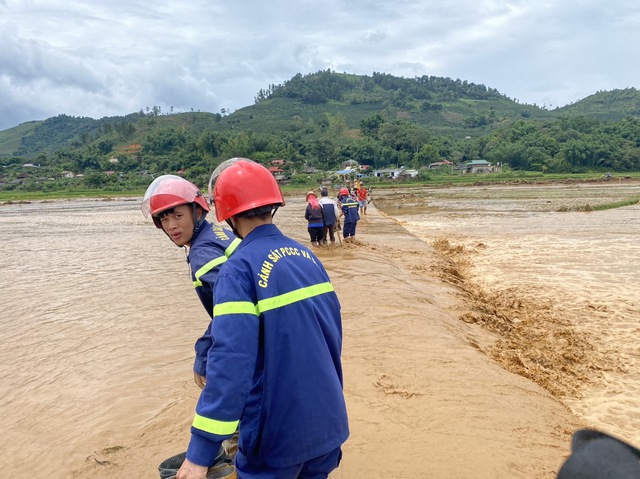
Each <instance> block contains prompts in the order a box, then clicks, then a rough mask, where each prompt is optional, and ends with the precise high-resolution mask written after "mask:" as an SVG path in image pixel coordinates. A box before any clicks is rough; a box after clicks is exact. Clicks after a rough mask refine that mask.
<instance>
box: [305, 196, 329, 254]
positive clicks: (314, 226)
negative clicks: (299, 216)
mask: <svg viewBox="0 0 640 479" xmlns="http://www.w3.org/2000/svg"><path fill="white" fill-rule="evenodd" d="M304 218H305V219H306V220H307V222H308V225H307V231H308V232H309V237H310V238H311V245H312V246H319V245H320V243H322V240H323V238H324V210H323V208H322V206H321V205H320V203H319V202H318V196H317V195H316V194H315V192H313V191H310V192H309V193H307V208H306V209H305V211H304Z"/></svg>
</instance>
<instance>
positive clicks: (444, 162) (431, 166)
mask: <svg viewBox="0 0 640 479" xmlns="http://www.w3.org/2000/svg"><path fill="white" fill-rule="evenodd" d="M451 165H453V163H452V162H451V161H449V160H442V161H436V162H434V163H429V169H430V170H434V169H437V168H441V167H443V166H451Z"/></svg>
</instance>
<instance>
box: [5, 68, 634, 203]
mask: <svg viewBox="0 0 640 479" xmlns="http://www.w3.org/2000/svg"><path fill="white" fill-rule="evenodd" d="M639 112H640V94H639V92H638V91H637V90H635V89H633V88H632V89H627V90H615V91H612V92H598V93H596V94H594V95H592V96H590V97H588V98H586V99H584V100H582V101H580V102H577V103H575V104H573V105H569V106H567V107H564V108H559V109H555V110H551V111H549V110H547V109H544V108H540V107H538V106H535V105H523V104H520V103H518V102H517V101H514V100H511V99H509V98H507V97H506V96H504V95H502V94H500V93H499V92H498V91H496V90H495V89H491V88H487V87H485V86H484V85H477V84H473V83H468V82H466V81H461V80H452V79H449V78H441V77H427V76H424V77H419V78H412V79H407V78H399V77H394V76H392V75H388V74H384V73H374V74H373V75H372V76H361V75H350V74H339V73H335V72H331V71H320V72H317V73H314V74H310V75H304V76H303V75H300V74H299V75H296V76H295V77H293V78H292V79H291V80H288V81H286V82H285V83H284V84H282V85H269V86H268V87H267V88H266V89H264V90H261V91H259V92H258V93H257V95H256V98H255V104H254V105H251V106H248V107H246V108H242V109H240V110H237V111H235V112H232V113H229V112H226V111H222V112H221V113H202V112H188V113H177V114H174V113H170V114H166V113H163V112H162V111H161V109H160V108H159V107H155V106H154V107H153V108H148V107H147V108H146V109H141V110H140V111H139V112H137V113H131V114H129V115H126V116H124V117H106V118H102V119H99V120H95V119H91V118H77V117H70V116H66V115H59V116H56V117H53V118H49V119H47V120H44V121H41V122H30V123H26V124H23V125H20V126H18V127H16V128H12V129H10V130H5V131H3V132H0V156H1V157H3V158H2V159H0V162H1V163H2V164H3V167H4V168H3V171H2V175H1V177H0V188H1V189H3V190H7V189H9V190H12V189H24V190H30V191H47V190H52V189H69V188H79V187H82V188H109V189H112V190H115V191H118V190H130V189H135V188H142V187H144V186H146V185H147V184H148V183H149V181H150V177H151V176H155V175H158V174H163V173H178V172H179V173H180V174H184V175H185V176H186V177H187V178H189V179H191V180H192V181H195V182H197V183H198V184H201V185H202V184H206V182H207V180H208V174H209V173H210V171H211V170H212V169H213V168H214V167H215V166H216V165H217V164H218V163H220V162H221V161H222V160H224V159H227V158H231V157H234V156H245V157H249V158H252V159H254V160H257V161H261V162H263V163H264V164H265V165H270V162H271V161H272V160H274V159H284V160H286V162H285V165H286V166H285V168H284V169H285V171H284V172H283V175H284V176H286V177H289V178H290V180H291V181H293V182H296V181H300V182H305V181H308V180H309V176H310V174H307V173H308V172H309V171H314V169H317V170H319V171H320V172H319V173H318V174H317V175H318V176H319V177H320V176H323V175H324V176H326V175H327V174H328V173H325V172H331V171H335V170H336V169H341V168H342V166H343V165H344V164H345V162H346V161H348V160H353V161H354V162H356V163H357V164H359V165H370V167H371V168H370V169H379V168H385V167H400V166H403V167H405V168H406V169H416V170H420V171H422V172H423V173H422V178H423V179H428V178H429V175H431V174H433V173H432V171H431V170H429V169H428V166H429V165H430V164H433V163H437V162H440V161H442V160H447V161H450V162H453V163H454V165H460V164H465V163H467V162H470V161H472V160H485V161H488V162H491V163H493V164H496V163H500V164H501V165H503V166H504V167H505V168H507V169H512V170H535V171H541V172H548V173H551V172H575V173H578V172H585V171H609V170H611V171H617V172H628V171H639V170H640V120H639V119H638V115H639ZM25 164H27V165H29V166H24V165H25ZM303 171H305V172H306V173H305V174H301V173H302V172H303ZM78 175H81V176H80V177H78Z"/></svg>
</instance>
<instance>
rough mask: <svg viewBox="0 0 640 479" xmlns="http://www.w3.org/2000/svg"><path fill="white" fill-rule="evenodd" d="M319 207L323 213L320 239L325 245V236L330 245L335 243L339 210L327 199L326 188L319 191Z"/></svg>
mask: <svg viewBox="0 0 640 479" xmlns="http://www.w3.org/2000/svg"><path fill="white" fill-rule="evenodd" d="M320 195H322V198H320V201H319V203H320V206H322V209H323V211H324V236H323V238H322V242H323V243H324V244H326V243H327V236H329V238H330V239H331V242H332V243H335V242H336V235H335V234H336V220H337V219H338V218H339V217H340V208H338V205H337V204H336V202H335V201H334V200H333V199H331V198H329V196H328V195H329V192H328V191H327V189H326V188H322V190H321V191H320Z"/></svg>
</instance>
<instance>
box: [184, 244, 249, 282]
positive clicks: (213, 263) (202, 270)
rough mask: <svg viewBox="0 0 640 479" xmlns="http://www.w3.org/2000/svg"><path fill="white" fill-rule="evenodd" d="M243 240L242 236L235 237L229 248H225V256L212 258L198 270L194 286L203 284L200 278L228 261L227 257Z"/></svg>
mask: <svg viewBox="0 0 640 479" xmlns="http://www.w3.org/2000/svg"><path fill="white" fill-rule="evenodd" d="M241 241H242V240H241V239H240V238H236V239H234V240H233V241H232V242H231V244H230V245H229V246H228V247H227V249H226V250H224V256H218V257H217V258H216V259H212V260H211V261H209V262H208V263H207V264H205V265H204V266H203V267H202V268H200V269H199V270H198V271H196V274H195V275H194V276H195V277H196V280H195V281H194V282H193V286H194V287H196V288H197V287H198V286H202V281H200V278H202V276H204V275H205V274H207V273H208V272H209V271H211V270H212V269H213V268H215V267H216V266H220V265H221V264H222V263H224V262H225V261H227V258H228V257H229V256H231V253H233V252H234V251H235V249H236V248H237V247H238V245H239V244H240V242H241Z"/></svg>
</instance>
